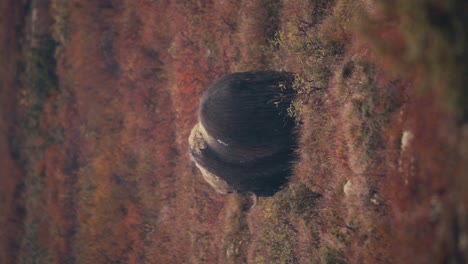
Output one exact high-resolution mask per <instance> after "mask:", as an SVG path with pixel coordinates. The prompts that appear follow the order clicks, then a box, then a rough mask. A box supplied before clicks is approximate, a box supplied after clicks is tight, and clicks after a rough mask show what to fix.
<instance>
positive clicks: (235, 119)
mask: <svg viewBox="0 0 468 264" xmlns="http://www.w3.org/2000/svg"><path fill="white" fill-rule="evenodd" d="M293 81H294V75H293V74H291V73H285V72H244V73H234V74H229V75H226V76H224V77H222V78H221V79H219V80H218V81H217V82H216V83H215V84H213V85H212V86H211V87H209V88H208V89H207V90H206V91H205V93H204V94H203V96H202V99H201V102H200V108H199V112H198V120H199V122H198V124H196V125H195V127H194V128H193V129H192V132H191V135H190V138H189V143H190V155H191V158H192V160H193V161H194V162H195V165H196V166H197V167H198V168H199V169H200V171H201V173H202V175H203V177H204V179H205V180H206V181H207V182H208V183H209V184H210V185H211V186H212V187H213V188H214V189H215V190H216V191H217V192H219V193H229V192H233V191H235V192H240V193H248V192H251V193H255V194H256V195H259V196H270V195H273V194H274V193H276V192H277V191H278V190H279V189H280V187H281V186H283V185H284V184H285V183H286V182H287V180H288V177H289V176H290V175H291V173H292V163H293V161H294V160H295V155H294V153H295V152H294V147H295V145H296V137H295V133H294V132H295V131H294V128H295V122H294V120H292V119H291V118H290V117H289V116H288V114H287V109H288V108H289V106H290V102H291V100H292V98H293V96H294V91H293V90H292V88H291V87H292V83H293Z"/></svg>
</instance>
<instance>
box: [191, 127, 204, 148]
mask: <svg viewBox="0 0 468 264" xmlns="http://www.w3.org/2000/svg"><path fill="white" fill-rule="evenodd" d="M200 128H202V125H201V124H200V123H198V124H196V125H195V126H194V127H193V128H192V132H191V133H190V136H189V144H190V148H191V149H193V150H194V151H195V152H196V153H198V154H200V153H201V150H202V149H205V148H206V141H205V140H204V139H203V135H202V131H201V129H200Z"/></svg>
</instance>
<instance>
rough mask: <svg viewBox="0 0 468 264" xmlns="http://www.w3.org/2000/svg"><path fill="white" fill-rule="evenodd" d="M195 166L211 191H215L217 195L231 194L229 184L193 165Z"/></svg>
mask: <svg viewBox="0 0 468 264" xmlns="http://www.w3.org/2000/svg"><path fill="white" fill-rule="evenodd" d="M195 165H196V166H197V168H198V169H199V170H200V171H201V173H202V175H203V179H205V181H206V182H207V183H208V184H209V185H211V187H213V189H215V191H217V192H218V193H221V194H227V193H230V192H232V191H233V190H232V188H231V186H229V184H228V183H227V182H226V181H225V180H223V179H221V178H220V177H218V176H216V175H214V174H213V173H211V172H209V171H207V170H205V168H203V167H202V166H200V165H198V164H196V163H195Z"/></svg>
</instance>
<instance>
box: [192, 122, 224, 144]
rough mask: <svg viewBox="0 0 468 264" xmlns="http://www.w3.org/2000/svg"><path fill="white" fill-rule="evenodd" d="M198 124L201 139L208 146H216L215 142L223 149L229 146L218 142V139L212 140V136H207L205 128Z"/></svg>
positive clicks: (220, 141)
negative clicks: (222, 146)
mask: <svg viewBox="0 0 468 264" xmlns="http://www.w3.org/2000/svg"><path fill="white" fill-rule="evenodd" d="M198 124H199V128H198V129H199V130H200V133H201V135H202V137H203V139H204V140H205V142H206V143H207V144H208V145H210V146H215V145H217V143H216V142H218V143H220V144H222V145H224V146H225V147H227V146H229V144H227V143H226V142H224V141H222V140H220V139H214V138H213V137H212V136H210V134H208V131H206V129H205V127H204V126H203V125H202V124H201V123H198Z"/></svg>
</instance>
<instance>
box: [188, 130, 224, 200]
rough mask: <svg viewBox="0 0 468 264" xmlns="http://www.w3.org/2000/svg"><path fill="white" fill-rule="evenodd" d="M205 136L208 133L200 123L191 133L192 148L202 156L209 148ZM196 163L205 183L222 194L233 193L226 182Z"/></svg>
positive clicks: (190, 142)
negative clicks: (204, 150) (202, 152)
mask: <svg viewBox="0 0 468 264" xmlns="http://www.w3.org/2000/svg"><path fill="white" fill-rule="evenodd" d="M205 134H206V131H205V129H204V128H203V126H202V125H201V124H200V123H198V124H196V125H195V126H194V127H193V129H192V132H191V133H190V137H189V144H190V148H191V149H192V150H193V151H195V152H196V153H198V154H201V151H202V150H203V149H205V148H207V142H206V140H205V137H204V135H205ZM194 162H195V165H196V166H197V168H198V169H199V170H200V172H201V173H202V176H203V179H205V181H206V182H207V183H208V184H209V185H211V187H213V189H215V191H217V192H218V193H221V194H227V193H230V192H232V191H233V190H232V188H231V187H230V186H229V184H228V183H227V182H226V181H224V180H223V179H221V178H220V177H218V176H216V175H214V174H213V173H211V172H209V171H208V170H206V169H205V168H203V167H202V166H200V165H199V164H198V163H197V162H196V161H194Z"/></svg>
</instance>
